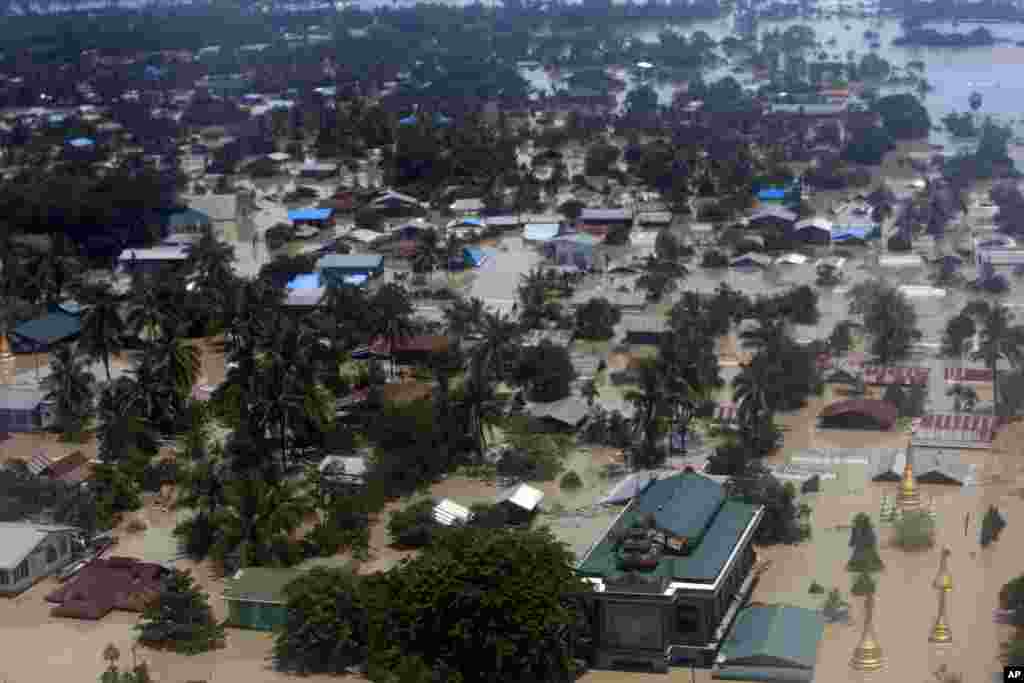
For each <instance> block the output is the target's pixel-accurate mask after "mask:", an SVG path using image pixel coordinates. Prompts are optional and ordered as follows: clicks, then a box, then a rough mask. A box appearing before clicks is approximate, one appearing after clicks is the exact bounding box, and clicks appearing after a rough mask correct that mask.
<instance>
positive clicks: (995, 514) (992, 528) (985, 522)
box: [981, 505, 1006, 548]
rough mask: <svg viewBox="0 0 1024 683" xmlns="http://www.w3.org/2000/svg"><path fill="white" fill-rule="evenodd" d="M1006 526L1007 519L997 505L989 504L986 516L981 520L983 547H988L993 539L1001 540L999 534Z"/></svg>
mask: <svg viewBox="0 0 1024 683" xmlns="http://www.w3.org/2000/svg"><path fill="white" fill-rule="evenodd" d="M1005 528H1006V519H1005V518H1004V517H1003V515H1002V514H1001V513H1000V512H999V509H998V508H997V507H996V506H995V505H989V507H988V511H986V512H985V517H984V518H983V519H982V520H981V547H982V548H987V547H988V546H989V544H991V543H992V542H993V541H998V540H999V534H1001V533H1002V532H1003V529H1005Z"/></svg>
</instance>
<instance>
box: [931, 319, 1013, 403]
mask: <svg viewBox="0 0 1024 683" xmlns="http://www.w3.org/2000/svg"><path fill="white" fill-rule="evenodd" d="M975 341H977V344H975ZM942 354H943V355H944V356H946V357H947V358H963V357H965V356H968V355H969V356H970V357H971V359H972V360H977V361H981V362H983V363H984V364H985V367H986V368H988V369H989V370H991V371H992V375H993V382H992V401H993V404H994V405H995V407H996V412H997V413H998V414H1000V415H1007V414H1013V413H1014V412H1016V410H1017V409H1018V408H1019V407H1020V406H1021V405H1022V404H1024V396H1022V395H1021V381H1020V379H1019V377H1020V376H1021V365H1022V361H1024V327H1022V326H1020V325H1015V324H1014V315H1013V312H1012V311H1011V310H1010V309H1009V308H1007V307H1006V306H1005V305H1003V304H993V303H991V302H988V301H983V300H977V301H972V302H970V303H968V304H967V305H966V306H964V308H963V310H961V311H960V313H958V314H957V315H956V316H954V317H953V318H950V320H949V321H948V322H947V323H946V329H945V331H944V333H943V336H942ZM1001 361H1007V362H1008V363H1009V364H1010V365H1011V367H1012V368H1013V371H1012V373H1010V375H1009V377H1007V378H1006V379H1005V380H1004V379H1003V377H1001V376H1000V374H1001V373H1000V372H999V371H998V366H999V363H1000V362H1001ZM1004 389H1005V390H1008V395H1004Z"/></svg>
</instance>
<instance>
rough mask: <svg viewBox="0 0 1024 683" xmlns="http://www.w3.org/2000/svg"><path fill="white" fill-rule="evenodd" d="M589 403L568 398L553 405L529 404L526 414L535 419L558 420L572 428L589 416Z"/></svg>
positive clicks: (571, 397) (572, 397) (575, 398)
mask: <svg viewBox="0 0 1024 683" xmlns="http://www.w3.org/2000/svg"><path fill="white" fill-rule="evenodd" d="M588 410H589V409H588V407H587V403H586V401H585V400H583V399H581V398H579V397H577V396H567V397H566V398H563V399H561V400H559V401H553V402H551V403H527V404H526V412H527V413H529V414H530V415H531V416H532V417H535V418H549V419H551V420H557V421H558V422H561V423H563V424H567V425H569V426H570V427H575V426H577V425H579V423H580V422H582V421H583V419H584V418H585V417H586V416H587V412H588Z"/></svg>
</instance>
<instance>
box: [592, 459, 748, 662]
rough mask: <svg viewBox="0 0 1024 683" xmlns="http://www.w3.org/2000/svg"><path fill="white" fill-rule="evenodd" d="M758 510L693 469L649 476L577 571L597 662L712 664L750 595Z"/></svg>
mask: <svg viewBox="0 0 1024 683" xmlns="http://www.w3.org/2000/svg"><path fill="white" fill-rule="evenodd" d="M763 514H764V509H763V508H762V507H761V506H757V505H748V504H746V503H741V502H739V501H735V500H729V499H727V497H726V492H725V490H724V488H723V486H722V485H721V484H719V483H717V482H715V481H713V480H711V479H709V478H707V477H704V476H701V475H699V474H696V473H693V472H687V473H685V474H680V475H675V476H670V477H668V478H665V479H655V480H651V481H650V483H648V484H647V485H646V487H645V488H644V489H643V491H642V492H640V493H639V495H638V496H637V497H635V498H634V499H633V500H632V501H631V502H630V503H629V504H628V505H627V506H626V508H625V509H624V510H623V511H622V513H621V514H619V516H618V517H617V518H616V520H615V521H614V523H613V524H612V525H611V527H610V528H609V529H608V531H607V532H606V533H605V534H604V536H603V537H601V538H600V539H599V540H598V541H597V542H596V543H595V544H594V546H593V547H591V549H590V550H589V551H588V552H587V553H586V554H585V555H584V556H583V559H582V561H581V562H580V563H579V565H578V566H577V571H578V572H579V573H580V574H581V575H582V576H583V577H584V578H586V579H587V580H588V581H590V582H591V583H592V584H593V585H594V589H595V590H594V592H593V593H587V594H586V600H587V606H588V612H589V617H590V620H591V623H592V625H593V627H594V630H595V646H596V651H597V655H596V658H595V666H596V667H598V668H612V667H616V666H633V665H637V664H640V665H644V664H648V665H650V666H651V667H652V668H653V669H654V670H655V671H665V670H666V669H667V666H668V663H670V662H671V663H673V664H687V663H691V664H693V665H695V666H702V667H708V666H711V665H712V663H713V662H714V659H715V656H716V653H717V651H718V648H719V646H720V645H721V644H722V642H723V640H724V639H725V637H726V636H727V634H728V631H729V627H730V626H731V624H732V622H733V620H734V619H735V618H736V613H737V612H738V611H739V609H740V607H741V606H742V605H743V602H744V601H745V600H746V598H747V596H748V595H749V593H750V589H751V587H752V584H753V578H754V575H753V573H752V571H751V570H752V569H753V567H754V562H755V558H756V555H755V552H754V547H753V538H754V534H755V532H756V531H757V527H758V525H759V524H760V522H761V518H762V516H763Z"/></svg>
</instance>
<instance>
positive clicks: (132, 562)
mask: <svg viewBox="0 0 1024 683" xmlns="http://www.w3.org/2000/svg"><path fill="white" fill-rule="evenodd" d="M167 571H168V570H167V569H165V568H164V567H162V566H160V565H158V564H152V563H149V562H140V561H139V560H136V559H133V558H130V557H110V558H108V559H105V560H103V559H97V560H93V561H92V562H90V563H89V564H88V565H86V566H85V567H84V568H83V569H82V570H81V571H80V572H78V574H77V575H76V576H75V577H74V578H73V579H71V580H70V581H68V582H67V583H66V584H64V585H63V586H61V587H60V588H58V589H57V590H55V591H54V592H52V593H50V594H49V595H47V596H46V600H47V601H48V602H55V603H58V605H59V606H58V607H54V608H53V610H51V614H52V615H53V616H55V617H71V618H76V619H102V618H103V617H104V616H106V615H107V613H108V612H110V611H111V610H113V609H119V610H125V611H129V612H141V611H142V610H143V608H144V607H145V606H146V603H147V602H148V601H149V600H152V599H153V598H154V597H155V596H156V595H157V594H158V593H159V592H160V588H161V585H162V579H163V577H164V576H165V575H166V574H167Z"/></svg>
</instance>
